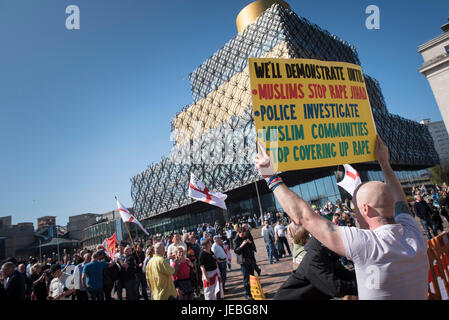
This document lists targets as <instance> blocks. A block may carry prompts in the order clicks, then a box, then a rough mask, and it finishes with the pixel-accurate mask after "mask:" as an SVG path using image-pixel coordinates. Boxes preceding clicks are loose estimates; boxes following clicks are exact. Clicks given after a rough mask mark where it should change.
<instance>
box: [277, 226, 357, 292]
mask: <svg viewBox="0 0 449 320" xmlns="http://www.w3.org/2000/svg"><path fill="white" fill-rule="evenodd" d="M304 231H306V230H305V229H304ZM298 238H299V237H298ZM302 240H303V242H302V243H304V240H305V241H306V243H305V246H304V247H303V248H304V251H305V252H306V254H304V253H303V254H302V260H301V261H299V262H300V264H299V266H298V268H297V269H296V270H295V271H294V272H293V273H292V274H291V275H290V277H289V278H288V279H287V281H286V282H285V283H283V284H282V286H281V287H280V288H279V290H278V291H277V292H276V295H275V296H274V300H330V299H332V298H335V297H337V298H342V297H344V296H346V295H357V282H356V277H355V273H354V272H351V271H348V270H347V269H345V268H344V267H343V266H342V265H341V264H340V261H339V258H340V257H339V256H338V255H337V254H335V253H334V252H332V251H330V250H329V249H327V248H326V247H325V246H323V245H322V244H321V243H320V242H319V241H318V240H316V238H314V237H312V238H310V239H307V237H306V236H305V235H304V234H303V239H302Z"/></svg>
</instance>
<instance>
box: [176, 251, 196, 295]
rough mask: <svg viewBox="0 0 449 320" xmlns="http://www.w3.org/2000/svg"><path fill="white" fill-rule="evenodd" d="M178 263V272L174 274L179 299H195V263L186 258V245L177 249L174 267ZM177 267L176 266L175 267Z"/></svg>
mask: <svg viewBox="0 0 449 320" xmlns="http://www.w3.org/2000/svg"><path fill="white" fill-rule="evenodd" d="M176 264H177V265H178V268H177V272H176V273H175V274H174V275H173V276H172V277H173V282H174V284H175V288H176V291H177V292H178V297H179V300H193V292H194V287H193V279H192V278H193V277H192V276H191V275H192V271H193V267H194V266H193V263H192V262H191V261H190V260H189V259H188V258H186V252H185V250H184V247H182V246H180V247H178V248H177V249H176V260H175V261H173V263H172V267H173V268H175V265H176ZM175 269H176V268H175Z"/></svg>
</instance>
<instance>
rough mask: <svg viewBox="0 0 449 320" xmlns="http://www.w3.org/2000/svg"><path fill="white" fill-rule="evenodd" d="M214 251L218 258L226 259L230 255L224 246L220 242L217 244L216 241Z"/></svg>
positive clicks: (213, 246)
mask: <svg viewBox="0 0 449 320" xmlns="http://www.w3.org/2000/svg"><path fill="white" fill-rule="evenodd" d="M212 252H213V253H214V255H215V256H216V257H217V259H226V258H227V257H228V256H227V255H226V253H225V252H224V250H223V247H222V246H220V245H219V244H216V243H215V242H214V244H213V245H212Z"/></svg>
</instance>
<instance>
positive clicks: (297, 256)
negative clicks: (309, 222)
mask: <svg viewBox="0 0 449 320" xmlns="http://www.w3.org/2000/svg"><path fill="white" fill-rule="evenodd" d="M309 238H310V234H309V232H308V231H307V230H306V229H304V227H303V226H299V228H298V229H297V230H296V233H295V235H294V236H293V270H296V269H297V268H298V267H299V265H300V264H301V261H302V259H304V256H305V255H306V250H305V249H304V246H305V245H306V243H307V241H308V240H309Z"/></svg>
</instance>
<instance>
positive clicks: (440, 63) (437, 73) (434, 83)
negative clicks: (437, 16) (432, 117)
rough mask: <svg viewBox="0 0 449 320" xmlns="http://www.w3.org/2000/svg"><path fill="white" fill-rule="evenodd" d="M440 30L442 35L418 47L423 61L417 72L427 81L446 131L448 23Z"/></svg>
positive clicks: (448, 125)
mask: <svg viewBox="0 0 449 320" xmlns="http://www.w3.org/2000/svg"><path fill="white" fill-rule="evenodd" d="M448 21H449V18H448ZM441 30H442V31H443V34H441V35H439V36H438V37H435V38H433V39H432V40H429V41H427V42H426V43H424V44H422V45H421V46H419V49H418V52H419V53H420V54H421V55H422V57H423V59H424V63H423V65H422V67H421V68H420V69H419V72H421V73H422V74H423V75H424V76H425V77H426V78H427V80H428V81H429V84H430V87H431V88H432V91H433V94H434V96H435V100H436V102H437V104H438V108H439V109H440V112H441V115H442V117H443V121H444V124H445V125H446V130H447V129H448V128H449V22H447V23H445V24H444V25H442V26H441Z"/></svg>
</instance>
